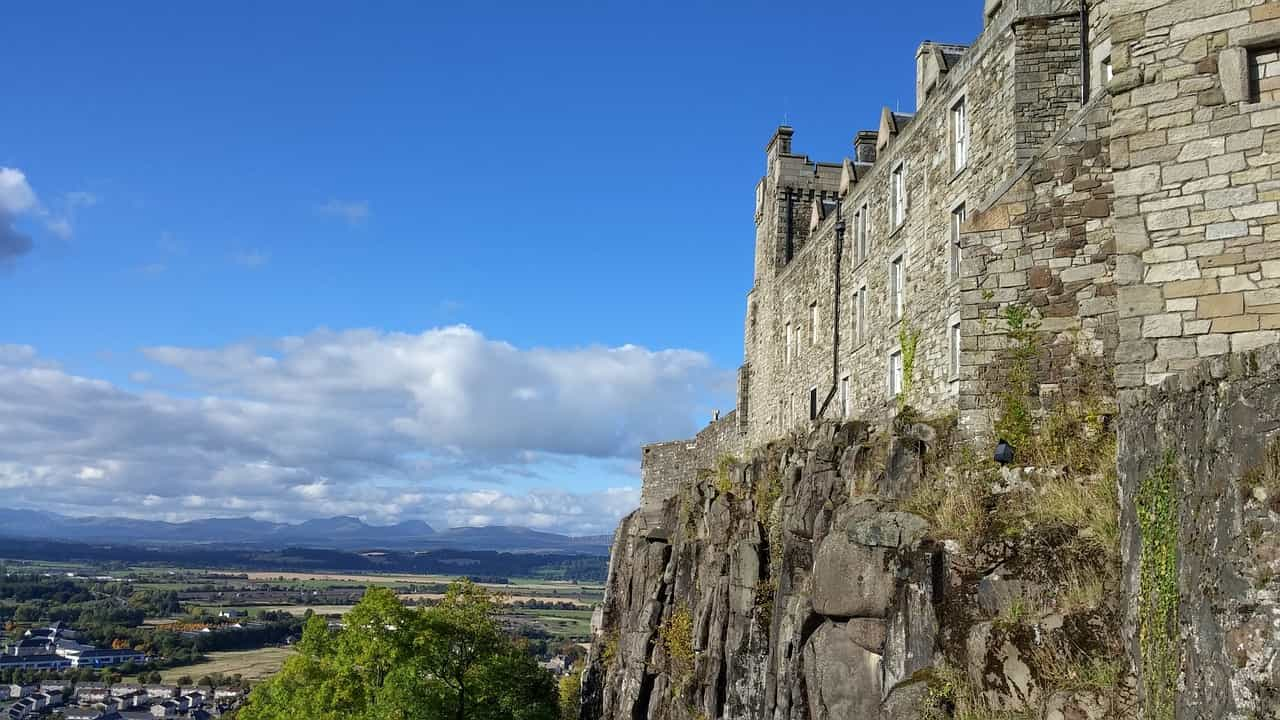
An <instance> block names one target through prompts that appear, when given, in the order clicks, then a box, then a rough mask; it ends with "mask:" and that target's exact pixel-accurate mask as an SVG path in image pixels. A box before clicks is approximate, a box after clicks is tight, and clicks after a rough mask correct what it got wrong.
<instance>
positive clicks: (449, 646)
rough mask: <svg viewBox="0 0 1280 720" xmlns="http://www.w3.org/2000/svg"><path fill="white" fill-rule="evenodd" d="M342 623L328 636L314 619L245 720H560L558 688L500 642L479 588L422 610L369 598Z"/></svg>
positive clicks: (520, 652)
mask: <svg viewBox="0 0 1280 720" xmlns="http://www.w3.org/2000/svg"><path fill="white" fill-rule="evenodd" d="M345 620H346V627H344V628H343V629H342V630H340V631H338V632H331V631H330V630H329V628H328V624H327V623H326V622H325V621H324V620H323V619H321V618H318V617H312V618H309V619H308V620H307V623H306V626H305V628H304V630H303V634H302V640H301V641H299V643H298V652H297V654H295V655H294V656H293V657H291V658H290V659H289V660H288V661H287V662H286V663H285V666H284V668H283V670H281V672H280V673H279V674H277V675H276V676H275V677H273V678H271V679H269V680H267V681H265V682H262V683H259V684H257V685H256V686H255V687H254V689H253V692H252V694H251V695H250V698H249V702H248V703H247V704H246V706H245V707H244V710H243V711H242V712H241V714H240V718H241V720H285V719H286V718H296V717H307V718H316V719H317V720H338V719H339V718H358V719H359V720H556V717H557V704H556V691H555V685H554V681H553V680H552V678H551V676H550V674H549V673H547V672H545V671H544V670H543V669H542V668H540V667H538V665H537V662H536V661H535V660H534V659H533V657H531V656H530V655H529V653H528V652H527V651H526V649H525V648H522V647H520V646H517V645H516V644H515V643H513V642H512V641H511V639H510V638H508V637H507V636H506V635H505V634H504V633H503V632H502V630H501V628H500V626H499V625H498V622H497V619H496V609H495V605H494V602H493V599H492V597H491V596H490V595H489V594H488V593H487V592H486V591H485V590H484V589H483V588H480V587H478V586H476V585H474V584H472V583H470V582H465V581H463V582H459V583H455V584H453V585H451V586H450V587H449V589H448V591H447V592H446V595H445V598H444V599H443V600H442V601H441V602H440V603H439V604H438V605H437V606H435V607H432V608H424V609H409V608H406V607H404V605H403V604H402V603H401V602H400V600H399V598H397V597H396V596H395V594H394V593H393V592H392V591H391V590H389V589H386V588H371V589H370V590H369V591H368V592H367V593H366V594H365V596H364V598H363V599H362V600H361V601H360V603H359V604H357V605H356V606H355V607H354V608H352V610H351V612H350V613H348V614H347V616H346V618H345Z"/></svg>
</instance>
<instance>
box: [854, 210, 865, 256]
mask: <svg viewBox="0 0 1280 720" xmlns="http://www.w3.org/2000/svg"><path fill="white" fill-rule="evenodd" d="M853 240H854V246H855V253H856V254H857V258H858V260H857V261H858V262H862V261H863V260H866V259H867V204H866V203H863V204H862V207H860V208H858V212H857V213H856V214H855V215H854V217H853Z"/></svg>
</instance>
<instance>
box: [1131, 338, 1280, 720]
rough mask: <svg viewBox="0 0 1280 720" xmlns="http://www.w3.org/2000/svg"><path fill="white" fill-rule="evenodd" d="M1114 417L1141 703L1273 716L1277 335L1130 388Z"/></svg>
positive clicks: (1279, 570) (1278, 579)
mask: <svg viewBox="0 0 1280 720" xmlns="http://www.w3.org/2000/svg"><path fill="white" fill-rule="evenodd" d="M1121 418H1122V420H1121V423H1120V433H1119V435H1120V451H1119V470H1120V480H1121V507H1122V508H1123V512H1122V514H1121V530H1122V532H1123V535H1122V545H1121V547H1122V549H1123V551H1124V555H1125V563H1124V570H1125V573H1124V578H1125V586H1126V596H1127V597H1128V599H1129V608H1128V621H1127V622H1126V623H1125V635H1126V639H1127V641H1128V646H1129V652H1130V655H1131V658H1132V661H1133V664H1134V667H1135V668H1136V669H1137V671H1138V675H1139V678H1140V680H1141V682H1140V684H1139V687H1140V688H1141V689H1142V693H1143V697H1144V700H1145V702H1146V704H1147V706H1148V707H1158V708H1160V709H1161V710H1164V711H1166V712H1167V713H1172V712H1175V711H1176V713H1177V717H1179V718H1229V719H1233V720H1234V719H1236V718H1240V719H1242V720H1243V719H1245V718H1280V346H1271V347H1268V348H1266V349H1264V350H1258V351H1253V352H1248V353H1242V354H1238V355H1232V356H1222V357H1219V358H1215V359H1214V360H1211V361H1207V362H1205V363H1203V364H1202V365H1200V366H1199V367H1197V368H1195V369H1193V370H1191V371H1190V372H1188V373H1186V374H1184V375H1182V376H1180V377H1173V378H1170V379H1167V380H1165V381H1164V383H1162V384H1161V385H1160V386H1158V387H1153V388H1149V389H1147V390H1144V391H1142V392H1140V393H1134V394H1132V395H1130V396H1129V397H1128V398H1127V399H1126V401H1125V406H1124V407H1123V408H1122V415H1121ZM1162 561H1167V565H1166V566H1165V567H1167V568H1168V570H1169V572H1167V573H1161V572H1159V569H1160V567H1161V563H1162ZM1153 611H1154V612H1153ZM1162 611H1166V614H1165V615H1164V616H1165V617H1167V619H1168V620H1169V623H1168V625H1166V626H1163V627H1161V626H1159V625H1158V624H1157V623H1155V622H1153V619H1154V618H1153V616H1157V617H1158V615H1157V613H1160V612H1162ZM1161 684H1166V685H1167V684H1173V685H1174V686H1180V687H1182V691H1181V692H1179V693H1177V694H1176V696H1175V695H1174V694H1173V693H1162V692H1161V691H1160V685H1161ZM1166 716H1168V717H1172V715H1171V714H1167V715H1166Z"/></svg>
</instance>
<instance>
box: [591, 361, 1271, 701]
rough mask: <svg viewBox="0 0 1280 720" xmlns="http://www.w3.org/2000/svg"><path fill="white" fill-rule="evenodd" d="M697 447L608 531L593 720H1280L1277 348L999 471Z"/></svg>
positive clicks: (917, 445) (1169, 386)
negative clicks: (659, 489)
mask: <svg viewBox="0 0 1280 720" xmlns="http://www.w3.org/2000/svg"><path fill="white" fill-rule="evenodd" d="M716 437H719V436H716ZM701 440H702V442H701V444H697V443H690V444H686V445H683V446H681V453H679V457H680V458H681V461H682V464H681V465H679V467H680V468H682V470H681V471H680V472H682V473H683V474H684V477H683V478H682V479H680V481H679V482H676V481H674V480H673V479H672V478H666V479H665V482H666V485H665V486H664V487H665V488H666V490H664V492H663V493H662V494H651V495H650V496H649V497H648V498H647V502H646V503H645V504H644V506H643V507H642V508H641V509H640V510H638V511H636V512H635V513H633V514H632V515H631V516H629V517H627V518H626V519H625V520H624V521H623V522H622V524H621V525H620V527H619V528H618V530H617V533H616V536H615V539H614V547H613V555H612V558H611V567H610V573H609V581H608V586H607V589H606V595H605V602H604V606H603V607H602V608H601V613H600V617H599V620H598V622H597V629H596V641H595V643H594V645H593V648H592V651H591V655H590V658H589V664H588V667H587V669H586V672H585V673H584V674H583V704H582V714H581V717H582V719H583V720H719V719H721V718H724V719H726V720H835V719H837V718H839V719H842V720H844V719H848V718H859V719H863V718H865V719H872V720H874V719H881V720H904V719H906V718H926V719H941V718H958V719H963V720H987V719H1003V720H1011V719H1014V718H1019V719H1021V718H1028V719H1029V718H1037V719H1050V718H1051V719H1053V720H1095V719H1100V718H1145V719H1150V720H1174V718H1177V719H1178V720H1186V719H1195V720H1201V719H1203V720H1208V719H1210V718H1214V719H1218V718H1226V719H1228V720H1268V719H1269V720H1276V719H1277V718H1280V346H1272V347H1268V348H1265V349H1262V350H1256V351H1250V352H1246V353H1241V354H1237V355H1230V356H1222V357H1218V358H1214V359H1212V360H1210V361H1206V362H1204V363H1202V364H1201V365H1199V366H1197V367H1195V368H1192V369H1191V370H1189V371H1187V372H1185V373H1183V374H1182V375H1180V376H1174V377H1170V378H1169V379H1167V380H1165V381H1164V382H1163V383H1162V384H1161V385H1160V386H1158V387H1152V388H1148V389H1145V390H1142V391H1139V392H1133V393H1128V394H1126V396H1125V397H1124V399H1123V401H1122V403H1121V405H1120V407H1119V408H1118V409H1117V408H1115V407H1114V406H1110V407H1108V406H1107V404H1105V403H1099V402H1096V401H1090V400H1089V399H1088V397H1087V396H1081V397H1078V398H1076V399H1075V400H1073V401H1071V402H1059V403H1058V404H1057V405H1056V406H1053V407H1051V408H1050V409H1049V410H1048V412H1047V414H1046V415H1044V416H1043V417H1041V418H1040V420H1039V422H1038V429H1037V431H1036V432H1034V433H1033V434H1031V435H1029V436H1027V437H1026V438H1025V439H1024V440H1023V441H1022V443H1021V444H1022V447H1021V448H1019V449H1018V453H1017V457H1016V459H1015V462H1014V463H1013V464H1011V465H1009V466H1005V467H1001V466H997V465H995V464H994V463H993V462H991V461H990V460H988V459H987V458H988V457H989V452H990V448H989V447H986V446H983V445H982V444H978V443H974V442H973V441H972V440H966V439H963V438H961V437H960V436H959V435H958V433H956V432H955V430H954V428H953V423H952V422H950V421H948V420H946V419H943V420H938V421H932V422H923V421H920V420H919V419H918V418H914V417H912V414H911V413H910V411H909V410H908V411H906V412H904V413H903V414H902V415H900V416H899V417H898V418H897V419H896V420H895V421H894V422H892V423H891V424H889V425H887V426H883V427H882V426H873V425H869V424H865V423H846V424H819V425H816V426H815V427H814V428H813V429H812V430H811V432H809V433H808V434H807V435H805V436H803V437H792V438H788V439H786V440H783V441H779V442H775V443H773V444H771V445H769V446H767V447H763V448H756V449H754V450H751V451H749V452H746V453H743V454H744V457H741V458H739V457H734V456H731V455H729V454H727V453H725V454H722V455H720V456H719V457H718V459H716V460H714V461H712V460H711V459H710V458H712V457H714V453H713V452H712V448H713V447H714V443H715V442H718V441H717V440H715V439H713V438H712V436H710V435H707V436H703V437H702V438H701ZM708 443H710V444H708ZM672 451H673V452H674V449H672ZM695 451H696V452H695ZM695 455H696V457H697V458H698V459H697V460H696V461H688V462H686V460H688V458H690V457H694V456H695Z"/></svg>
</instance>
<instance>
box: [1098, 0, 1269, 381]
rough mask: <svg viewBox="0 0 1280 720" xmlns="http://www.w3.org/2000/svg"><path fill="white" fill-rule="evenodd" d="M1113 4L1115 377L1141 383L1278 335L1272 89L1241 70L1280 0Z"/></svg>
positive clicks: (1265, 46)
mask: <svg viewBox="0 0 1280 720" xmlns="http://www.w3.org/2000/svg"><path fill="white" fill-rule="evenodd" d="M1112 13H1113V20H1112V34H1113V37H1112V42H1113V44H1114V50H1113V61H1114V68H1115V72H1116V76H1115V80H1114V81H1113V82H1112V91H1113V93H1114V99H1113V103H1114V105H1113V107H1114V113H1115V115H1114V121H1113V129H1114V132H1113V139H1112V143H1111V154H1112V162H1113V163H1114V165H1115V168H1116V179H1115V186H1116V205H1115V224H1116V250H1117V252H1118V253H1119V254H1120V257H1119V258H1118V263H1119V267H1120V268H1121V271H1120V272H1118V277H1117V282H1118V284H1119V286H1120V287H1119V293H1118V299H1119V307H1120V333H1121V345H1120V351H1119V356H1118V358H1117V362H1118V367H1117V370H1116V380H1117V384H1118V385H1119V386H1121V387H1122V388H1137V387H1140V386H1142V385H1147V384H1154V383H1158V382H1160V381H1161V380H1162V379H1163V378H1164V377H1166V376H1167V375H1169V374H1171V373H1175V372H1177V371H1179V370H1183V369H1186V368H1188V367H1192V366H1194V365H1196V363H1198V362H1199V361H1200V359H1202V358H1206V357H1214V356H1217V355H1222V354H1225V353H1228V352H1241V351H1245V350H1249V349H1251V348H1256V347H1259V346H1261V345H1265V344H1269V343H1274V342H1277V341H1280V214H1277V201H1280V174H1277V172H1276V171H1275V170H1274V168H1275V167H1276V166H1277V164H1278V163H1280V102H1277V101H1276V100H1271V99H1266V98H1262V99H1259V98H1258V97H1256V96H1257V90H1256V89H1255V88H1253V87H1251V82H1250V69H1251V65H1253V58H1255V57H1257V55H1258V54H1263V55H1265V53H1266V52H1267V51H1268V50H1269V49H1274V48H1277V47H1280V3H1277V2H1263V0H1177V1H1175V2H1154V1H1152V0H1124V1H1121V0H1114V1H1113V2H1112ZM1264 64H1265V63H1264Z"/></svg>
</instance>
